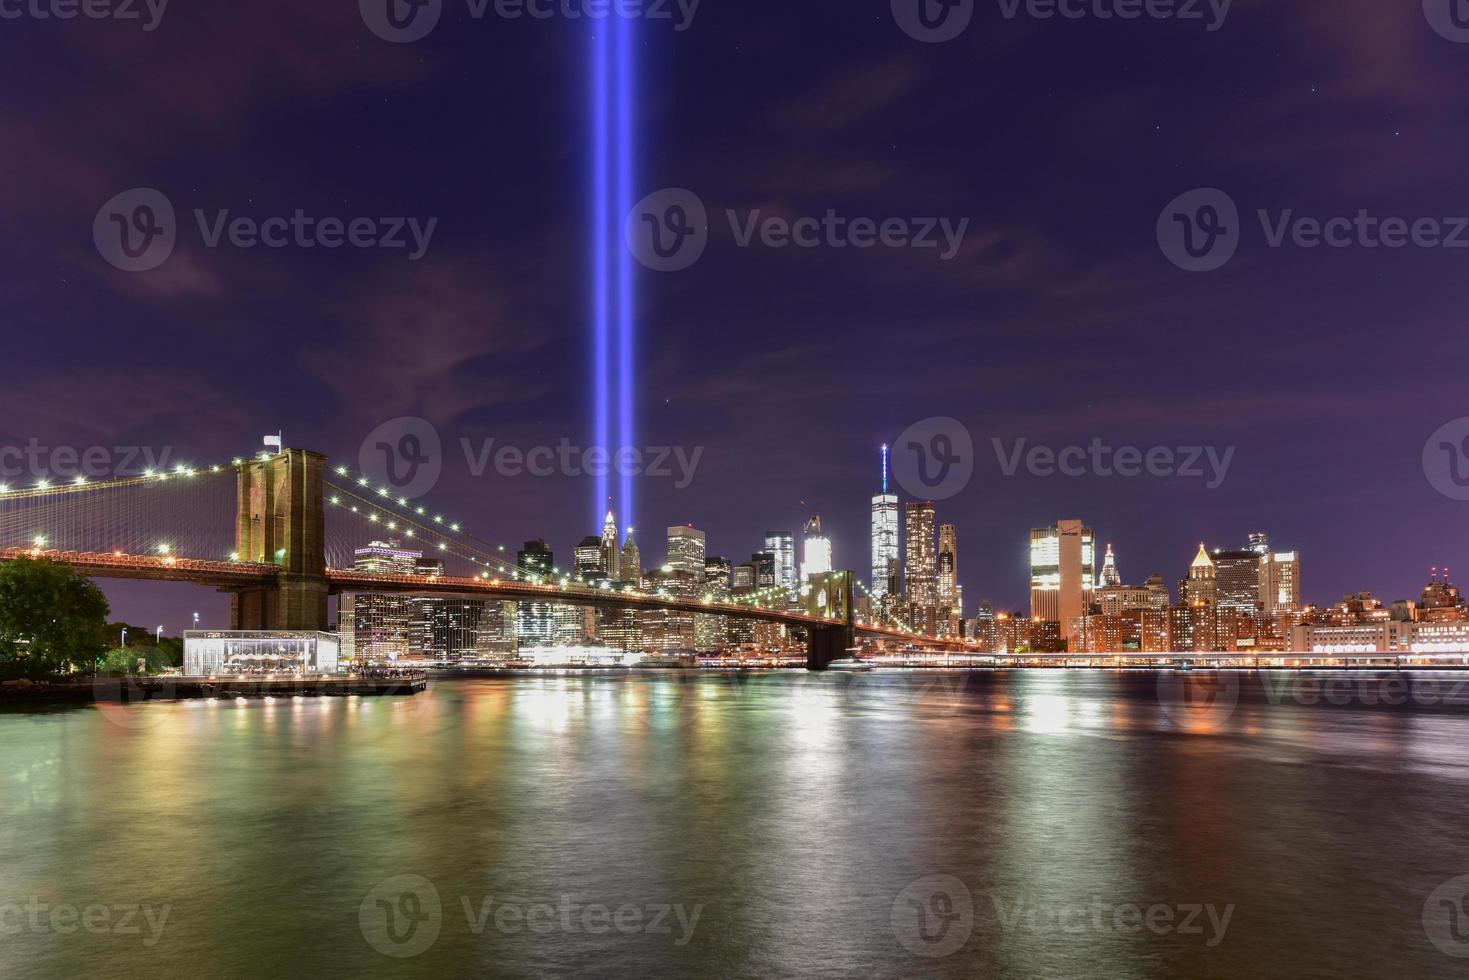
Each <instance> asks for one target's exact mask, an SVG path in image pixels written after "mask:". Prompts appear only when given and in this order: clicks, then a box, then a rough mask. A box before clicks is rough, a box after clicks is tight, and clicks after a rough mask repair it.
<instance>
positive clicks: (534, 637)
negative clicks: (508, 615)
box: [515, 538, 556, 646]
mask: <svg viewBox="0 0 1469 980" xmlns="http://www.w3.org/2000/svg"><path fill="white" fill-rule="evenodd" d="M515 563H516V564H517V565H519V566H520V575H521V577H522V578H525V579H529V580H530V581H532V582H535V581H547V580H549V579H550V578H551V575H552V571H551V570H552V569H553V568H554V567H555V563H556V559H555V557H554V556H553V555H552V553H551V549H550V548H548V547H546V542H545V541H542V540H540V539H539V538H537V539H536V540H534V541H527V542H526V543H525V547H524V548H521V549H520V550H519V551H517V552H516V553H515ZM553 610H554V607H553V606H552V604H551V603H549V602H518V603H516V610H515V632H516V636H517V638H518V642H519V645H520V646H550V645H551V643H552V641H553V640H554V638H555V614H554V612H553Z"/></svg>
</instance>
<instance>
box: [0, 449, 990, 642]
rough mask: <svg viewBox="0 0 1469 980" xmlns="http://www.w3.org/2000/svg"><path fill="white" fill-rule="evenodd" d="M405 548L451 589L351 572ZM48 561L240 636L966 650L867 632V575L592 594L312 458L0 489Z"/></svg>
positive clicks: (887, 629)
mask: <svg viewBox="0 0 1469 980" xmlns="http://www.w3.org/2000/svg"><path fill="white" fill-rule="evenodd" d="M386 535H393V536H398V537H402V538H405V539H409V540H412V541H414V542H415V546H422V547H423V548H424V549H425V550H426V551H429V552H431V553H433V554H434V555H435V556H436V557H439V558H442V559H443V560H444V562H445V572H444V574H441V575H432V576H423V575H407V574H403V575H398V574H380V573H377V572H366V571H362V570H359V569H354V568H352V567H351V556H352V554H353V552H354V551H355V549H356V548H358V547H361V546H363V545H365V544H367V543H369V542H370V541H371V540H373V539H374V538H380V537H383V536H386ZM38 557H45V558H48V559H51V560H53V561H56V562H60V563H63V564H66V565H69V566H71V567H73V568H76V569H77V570H79V571H81V572H84V573H86V574H88V575H91V576H95V577H102V578H121V579H141V580H152V581H165V582H187V583H192V584H194V585H199V586H204V587H208V588H213V589H216V590H219V591H221V592H225V593H228V594H229V595H230V597H231V601H230V609H231V613H230V615H231V626H232V628H233V629H236V630H326V629H328V628H329V621H328V601H327V600H328V597H329V596H332V595H338V594H342V593H361V592H371V593H380V594H382V593H402V594H409V593H411V594H413V595H438V596H462V597H473V598H484V599H501V600H509V601H520V602H524V601H534V602H538V603H554V604H563V605H572V606H583V607H594V608H599V609H609V610H610V609H636V610H666V611H671V612H681V613H693V614H706V615H718V616H726V617H731V618H735V619H748V620H757V621H763V622H769V623H775V624H779V625H782V626H785V627H787V628H789V629H790V630H791V631H792V632H793V634H795V635H798V636H804V637H805V642H806V650H807V666H808V667H810V668H811V669H813V670H821V669H824V668H825V667H826V666H827V665H829V664H830V663H831V662H832V661H834V660H837V659H840V658H842V657H846V656H849V655H850V651H851V650H852V649H853V648H855V646H856V644H857V641H858V638H859V636H860V637H868V638H881V639H886V640H891V641H896V642H899V643H905V644H906V643H914V644H920V645H922V646H924V647H926V648H930V649H954V650H958V649H962V644H961V643H959V642H957V641H951V640H942V639H936V638H934V637H929V636H924V635H920V634H917V633H914V632H912V631H910V630H908V629H905V628H904V627H903V626H902V625H901V624H898V623H881V622H867V621H862V620H860V619H859V617H858V616H857V614H856V604H855V601H854V586H855V584H856V580H855V576H854V575H853V574H852V573H851V572H838V573H835V574H833V575H831V576H829V577H828V578H827V580H826V582H827V585H826V587H824V588H822V589H821V590H820V591H821V596H820V601H817V602H813V603H811V604H810V605H808V606H807V607H806V608H805V609H804V610H794V611H793V610H792V609H791V608H790V607H789V604H788V602H787V601H785V597H784V596H783V595H782V596H780V597H775V596H770V595H760V594H757V595H755V596H751V597H748V598H745V597H741V599H740V600H736V601H730V600H726V599H722V598H719V597H716V596H715V595H713V594H708V595H704V596H674V595H667V594H662V593H650V592H645V591H640V590H639V589H638V588H637V587H636V585H635V584H633V583H619V587H610V588H609V587H601V588H598V587H593V586H590V585H587V584H584V583H579V582H575V581H573V580H571V579H570V578H569V577H564V578H556V577H554V576H553V577H549V578H548V577H547V576H545V574H544V573H543V572H542V571H538V570H534V569H527V568H522V567H520V566H518V565H517V564H516V563H515V562H514V561H511V560H508V559H507V558H506V557H505V555H504V549H503V547H501V546H497V545H493V544H490V543H489V542H488V541H486V540H484V539H482V538H480V537H478V536H477V535H475V534H473V533H471V532H470V531H469V530H468V529H467V525H466V524H464V523H462V522H459V521H454V520H450V519H448V518H446V517H444V516H443V515H442V514H438V513H435V512H434V511H433V510H432V509H430V508H428V507H427V506H426V505H425V504H424V503H423V502H422V501H409V500H408V499H406V498H403V497H397V496H394V495H393V494H392V493H391V491H390V490H389V489H388V488H386V487H377V486H373V485H372V483H371V482H370V481H369V480H368V479H367V478H366V477H365V476H361V475H356V474H354V473H353V472H352V471H351V470H350V469H349V468H347V467H342V466H338V467H335V468H333V467H329V466H328V462H327V459H326V457H325V456H323V455H321V454H320V453H316V452H312V451H309V450H304V449H286V450H283V451H281V452H278V453H275V454H267V453H262V454H260V455H259V456H256V457H253V458H250V459H234V460H231V461H230V462H229V463H228V464H217V465H209V466H199V467H191V466H176V467H174V468H172V469H170V470H167V471H162V470H160V471H157V472H147V473H144V474H143V475H141V476H136V477H127V478H122V479H114V480H106V481H88V480H86V479H83V478H78V479H77V480H75V481H74V482H71V483H63V484H52V483H49V482H47V481H42V482H40V483H37V484H36V485H34V486H31V487H22V488H13V489H12V488H3V489H0V561H14V560H16V559H20V558H38Z"/></svg>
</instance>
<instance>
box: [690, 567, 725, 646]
mask: <svg viewBox="0 0 1469 980" xmlns="http://www.w3.org/2000/svg"><path fill="white" fill-rule="evenodd" d="M732 575H733V569H732V568H731V567H730V563H729V559H728V558H720V557H713V558H707V559H705V561H704V595H705V597H706V598H708V599H711V600H713V601H714V602H728V601H729V599H730V579H731V577H732ZM728 633H729V617H727V616H706V615H702V614H701V615H698V616H695V617H694V649H695V650H698V651H699V652H700V653H718V652H719V651H720V650H722V649H724V647H725V645H726V644H727V643H728Z"/></svg>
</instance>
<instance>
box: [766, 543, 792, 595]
mask: <svg viewBox="0 0 1469 980" xmlns="http://www.w3.org/2000/svg"><path fill="white" fill-rule="evenodd" d="M765 553H766V554H768V555H771V556H773V557H774V558H775V584H776V585H778V586H780V587H781V588H783V589H785V590H786V591H787V592H794V591H795V590H796V586H797V584H799V582H798V579H797V577H796V536H795V535H794V534H792V533H791V532H790V531H766V532H765Z"/></svg>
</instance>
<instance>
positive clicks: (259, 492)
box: [231, 449, 328, 630]
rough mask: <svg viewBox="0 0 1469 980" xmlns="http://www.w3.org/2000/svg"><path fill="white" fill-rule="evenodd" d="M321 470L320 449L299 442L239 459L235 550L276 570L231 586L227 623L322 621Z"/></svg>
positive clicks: (288, 626) (278, 626) (280, 626)
mask: <svg viewBox="0 0 1469 980" xmlns="http://www.w3.org/2000/svg"><path fill="white" fill-rule="evenodd" d="M325 476H326V457H325V456H323V455H321V454H320V453H313V452H310V451H308V450H305V449H287V450H284V451H283V452H281V453H279V454H277V455H275V456H270V457H267V458H265V459H253V460H249V461H248V462H246V463H244V464H242V465H241V466H240V471H239V511H238V513H237V515H236V523H235V550H236V552H238V553H239V556H240V561H248V562H257V563H259V564H263V565H277V566H279V567H280V574H279V576H278V577H277V579H276V584H275V587H274V588H265V589H258V590H251V591H246V592H237V593H235V596H234V600H233V602H232V604H231V605H232V615H231V618H232V619H233V621H234V628H235V629H244V630H252V629H266V630H325V629H326V628H327V613H326V597H327V589H328V583H327V578H326V514H325V506H324V504H323V501H322V483H323V480H324V478H325Z"/></svg>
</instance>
